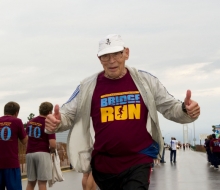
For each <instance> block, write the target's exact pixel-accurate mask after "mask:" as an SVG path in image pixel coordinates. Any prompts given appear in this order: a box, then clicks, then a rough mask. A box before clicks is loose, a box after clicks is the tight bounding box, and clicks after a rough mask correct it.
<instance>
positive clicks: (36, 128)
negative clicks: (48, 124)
mask: <svg viewBox="0 0 220 190" xmlns="http://www.w3.org/2000/svg"><path fill="white" fill-rule="evenodd" d="M32 128H33V126H32V125H30V126H29V133H28V136H29V137H34V138H39V137H40V136H41V130H40V127H34V130H32ZM33 133H34V134H33Z"/></svg>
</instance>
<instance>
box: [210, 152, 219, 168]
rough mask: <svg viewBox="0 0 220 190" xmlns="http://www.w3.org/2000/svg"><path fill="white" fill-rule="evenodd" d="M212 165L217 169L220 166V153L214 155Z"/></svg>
mask: <svg viewBox="0 0 220 190" xmlns="http://www.w3.org/2000/svg"><path fill="white" fill-rule="evenodd" d="M212 165H214V167H215V168H218V165H220V152H213V153H212Z"/></svg>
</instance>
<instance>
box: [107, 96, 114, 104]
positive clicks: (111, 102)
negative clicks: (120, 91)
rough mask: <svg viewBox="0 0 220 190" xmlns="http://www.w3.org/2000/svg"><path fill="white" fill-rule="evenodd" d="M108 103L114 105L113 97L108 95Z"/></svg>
mask: <svg viewBox="0 0 220 190" xmlns="http://www.w3.org/2000/svg"><path fill="white" fill-rule="evenodd" d="M108 105H112V106H114V105H115V97H108Z"/></svg>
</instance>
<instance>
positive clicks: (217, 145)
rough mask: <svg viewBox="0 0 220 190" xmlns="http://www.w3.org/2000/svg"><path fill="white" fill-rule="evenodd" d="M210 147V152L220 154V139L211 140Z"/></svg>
mask: <svg viewBox="0 0 220 190" xmlns="http://www.w3.org/2000/svg"><path fill="white" fill-rule="evenodd" d="M210 147H212V152H220V139H213V140H211V142H210Z"/></svg>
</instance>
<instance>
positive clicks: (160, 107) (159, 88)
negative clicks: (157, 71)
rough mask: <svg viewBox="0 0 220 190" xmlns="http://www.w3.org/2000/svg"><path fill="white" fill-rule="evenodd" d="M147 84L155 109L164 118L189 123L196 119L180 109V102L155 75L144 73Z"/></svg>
mask: <svg viewBox="0 0 220 190" xmlns="http://www.w3.org/2000/svg"><path fill="white" fill-rule="evenodd" d="M144 76H145V77H146V80H147V81H148V85H149V87H150V89H151V92H152V94H153V97H154V101H155V104H156V109H157V111H159V112H160V113H161V114H162V115H163V116H164V117H165V118H167V119H169V120H171V121H175V122H177V123H181V124H184V123H191V122H193V121H195V120H196V119H192V118H191V117H189V116H188V115H187V114H186V113H185V112H183V110H182V102H181V101H180V100H177V99H175V98H174V96H172V95H171V94H170V93H169V92H168V91H167V89H166V88H165V87H164V86H163V85H162V83H161V82H160V81H159V80H158V78H156V77H155V76H152V75H150V74H149V73H144Z"/></svg>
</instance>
